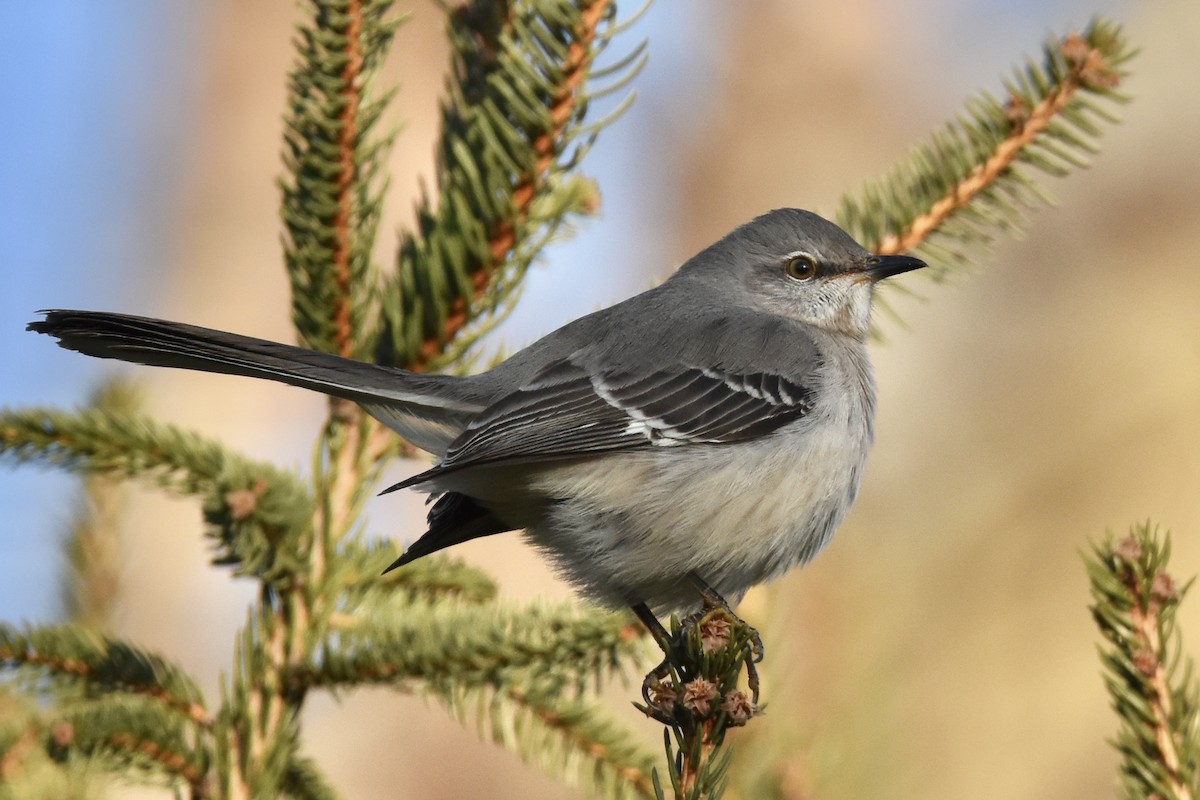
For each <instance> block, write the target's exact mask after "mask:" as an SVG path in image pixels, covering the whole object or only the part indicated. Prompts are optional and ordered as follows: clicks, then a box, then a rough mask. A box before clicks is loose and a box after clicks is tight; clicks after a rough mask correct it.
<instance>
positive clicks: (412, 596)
mask: <svg viewBox="0 0 1200 800" xmlns="http://www.w3.org/2000/svg"><path fill="white" fill-rule="evenodd" d="M397 556H399V552H397V550H396V547H395V545H394V544H391V543H372V544H364V543H362V542H360V541H357V540H349V541H347V542H345V544H344V545H343V546H342V548H341V549H340V551H339V553H338V559H337V563H336V564H334V565H333V569H334V570H335V571H336V574H331V580H336V581H337V582H338V583H339V584H340V585H341V586H342V587H343V594H342V607H343V609H344V611H345V612H346V613H347V614H357V613H358V612H361V611H362V610H364V609H366V608H367V607H370V606H375V605H381V604H389V605H397V606H398V605H400V604H402V605H404V606H411V605H413V604H416V603H420V602H426V603H433V602H437V601H439V600H456V601H458V602H461V603H487V602H490V601H492V600H495V599H496V595H497V592H498V589H497V587H496V582H495V581H494V580H493V579H492V577H491V576H490V575H488V574H487V573H486V572H484V571H483V570H481V569H479V568H478V567H473V566H471V565H469V564H467V563H466V562H465V561H463V560H462V559H460V558H454V557H452V556H445V555H441V554H438V555H435V556H431V557H428V558H422V559H418V560H417V561H414V562H413V563H411V564H409V565H407V566H406V567H405V568H404V569H397V570H392V571H391V572H388V573H387V574H385V575H380V574H379V565H380V564H390V563H392V562H393V561H395V560H396V557H397ZM355 624H357V623H355Z"/></svg>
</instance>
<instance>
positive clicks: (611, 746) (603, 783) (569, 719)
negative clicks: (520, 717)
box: [506, 685, 654, 798]
mask: <svg viewBox="0 0 1200 800" xmlns="http://www.w3.org/2000/svg"><path fill="white" fill-rule="evenodd" d="M506 694H507V696H508V697H509V698H510V699H511V700H512V701H513V702H515V703H517V704H518V705H520V706H523V707H525V708H527V709H528V710H529V711H530V713H532V714H533V715H534V717H536V719H537V720H538V721H539V722H540V723H541V724H542V725H544V726H546V728H547V729H549V730H550V731H553V732H554V733H557V734H559V735H560V736H561V737H562V738H563V739H564V740H565V741H566V743H567V744H568V746H569V747H571V748H572V749H574V750H576V751H578V752H579V753H581V754H582V755H583V756H585V757H586V758H587V759H589V760H590V761H591V762H592V763H593V765H594V766H593V769H592V770H591V775H590V776H588V777H590V778H591V781H592V783H593V786H592V788H593V791H598V792H603V793H604V795H605V796H613V795H615V796H625V795H627V794H629V793H632V794H634V795H635V796H637V797H645V798H653V797H654V780H653V778H652V777H651V775H652V773H653V769H654V767H653V763H654V762H653V759H651V758H650V756H649V755H648V754H645V753H643V752H641V750H640V748H638V747H636V746H634V745H632V744H631V743H630V738H631V736H630V732H629V731H627V730H622V729H620V728H618V727H617V726H616V725H615V724H613V723H612V721H611V720H609V719H607V718H606V717H605V715H604V714H603V713H602V712H601V710H600V709H599V708H598V707H597V706H595V705H594V704H592V703H588V702H586V701H584V700H582V699H580V698H562V697H558V696H552V697H546V696H544V695H541V694H539V693H536V692H530V691H528V690H527V689H526V688H525V687H522V686H518V685H510V686H509V687H508V688H507V690H506ZM509 746H510V747H512V748H513V749H518V751H519V752H522V753H523V758H525V760H526V761H532V760H534V759H535V758H537V760H538V761H539V762H540V764H541V766H542V767H543V769H547V770H550V769H553V770H554V771H555V772H559V771H561V770H562V766H561V760H560V759H551V758H548V757H546V756H547V754H546V752H545V751H546V748H538V747H537V743H535V742H529V743H527V744H525V745H524V746H522V745H521V743H520V742H516V741H514V742H512V743H511V744H510V745H509ZM538 756H541V758H538ZM625 789H627V791H623V790H625Z"/></svg>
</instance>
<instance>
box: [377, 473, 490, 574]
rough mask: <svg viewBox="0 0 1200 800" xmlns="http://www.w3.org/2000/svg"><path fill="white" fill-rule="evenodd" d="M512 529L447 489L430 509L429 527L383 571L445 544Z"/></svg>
mask: <svg viewBox="0 0 1200 800" xmlns="http://www.w3.org/2000/svg"><path fill="white" fill-rule="evenodd" d="M512 529H513V527H512V526H511V525H508V524H507V523H504V522H501V521H500V520H499V519H497V518H496V517H495V516H493V515H492V512H490V511H488V510H487V509H486V508H483V507H482V506H480V505H477V504H476V503H475V501H474V500H472V499H471V498H469V497H467V496H466V495H464V494H459V493H458V492H448V493H446V494H444V495H442V496H441V497H439V498H438V501H437V502H436V503H434V504H433V508H431V509H430V510H429V530H428V531H426V532H425V534H424V535H423V536H421V538H420V539H417V540H416V541H415V542H413V543H412V544H411V545H410V546H409V547H408V549H407V550H405V551H404V554H403V555H402V556H400V557H399V558H397V559H396V560H395V561H393V562H392V563H391V565H389V566H388V568H387V569H385V570H384V574H386V573H388V572H391V571H392V570H394V569H396V568H397V567H403V566H404V565H405V564H411V563H412V562H414V561H416V560H417V559H418V558H422V557H424V556H427V555H429V554H430V553H436V552H437V551H439V550H444V549H446V548H447V547H451V546H453V545H456V544H462V543H463V542H466V541H470V540H471V539H478V538H480V537H482V536H492V535H494V534H497V533H504V532H505V531H511V530H512Z"/></svg>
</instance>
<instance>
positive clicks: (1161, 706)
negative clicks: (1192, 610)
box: [1125, 569, 1192, 800]
mask: <svg viewBox="0 0 1200 800" xmlns="http://www.w3.org/2000/svg"><path fill="white" fill-rule="evenodd" d="M1125 585H1126V587H1127V588H1128V589H1129V593H1130V595H1131V596H1132V597H1133V598H1134V606H1133V608H1132V609H1131V610H1130V614H1129V616H1130V620H1131V621H1132V622H1133V633H1134V637H1135V638H1136V639H1137V642H1138V644H1139V645H1140V646H1141V649H1140V650H1138V652H1136V653H1135V654H1134V665H1135V666H1136V667H1137V669H1138V670H1139V671H1140V672H1141V673H1142V674H1143V675H1145V676H1146V680H1147V683H1148V684H1149V686H1150V688H1151V692H1152V693H1153V695H1152V696H1151V697H1149V698H1147V700H1148V704H1149V706H1150V712H1151V714H1152V715H1153V717H1154V743H1155V746H1156V747H1157V748H1158V752H1159V753H1160V754H1161V755H1162V763H1163V766H1164V767H1166V769H1167V773H1168V775H1169V780H1170V782H1171V790H1172V796H1173V797H1175V798H1178V800H1191V798H1192V793H1191V790H1190V789H1189V788H1188V786H1187V784H1186V782H1185V781H1184V780H1183V778H1182V776H1181V774H1180V773H1181V761H1180V757H1179V749H1178V747H1177V745H1176V742H1175V738H1174V736H1173V735H1172V731H1171V716H1172V706H1173V703H1172V700H1171V685H1170V681H1169V676H1168V675H1167V668H1166V666H1165V665H1164V664H1163V659H1162V657H1161V656H1162V652H1163V642H1162V637H1161V636H1160V635H1159V629H1160V624H1161V619H1160V613H1161V611H1162V607H1163V603H1164V602H1169V601H1172V600H1177V599H1178V597H1179V593H1178V590H1177V589H1176V588H1175V585H1174V581H1173V580H1172V579H1171V576H1170V575H1168V574H1167V573H1165V572H1160V573H1158V574H1156V575H1155V576H1154V579H1153V582H1152V585H1151V589H1150V596H1149V597H1147V596H1145V595H1143V594H1142V591H1141V586H1140V585H1139V582H1138V581H1137V579H1136V577H1135V575H1134V573H1133V570H1131V569H1129V570H1126V571H1125Z"/></svg>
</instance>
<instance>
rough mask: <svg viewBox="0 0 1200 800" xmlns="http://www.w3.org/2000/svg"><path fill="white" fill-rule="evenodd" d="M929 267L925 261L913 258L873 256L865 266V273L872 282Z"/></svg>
mask: <svg viewBox="0 0 1200 800" xmlns="http://www.w3.org/2000/svg"><path fill="white" fill-rule="evenodd" d="M924 266H927V265H926V264H925V262H924V261H922V260H921V259H919V258H913V257H912V256H871V257H870V258H868V259H867V263H866V264H865V265H864V266H863V272H865V273H866V274H867V276H868V277H869V278H870V279H871V280H872V281H881V280H883V279H884V278H890V277H892V276H893V275H899V274H900V273H902V272H912V271H913V270H914V269H920V268H921V267H924Z"/></svg>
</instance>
